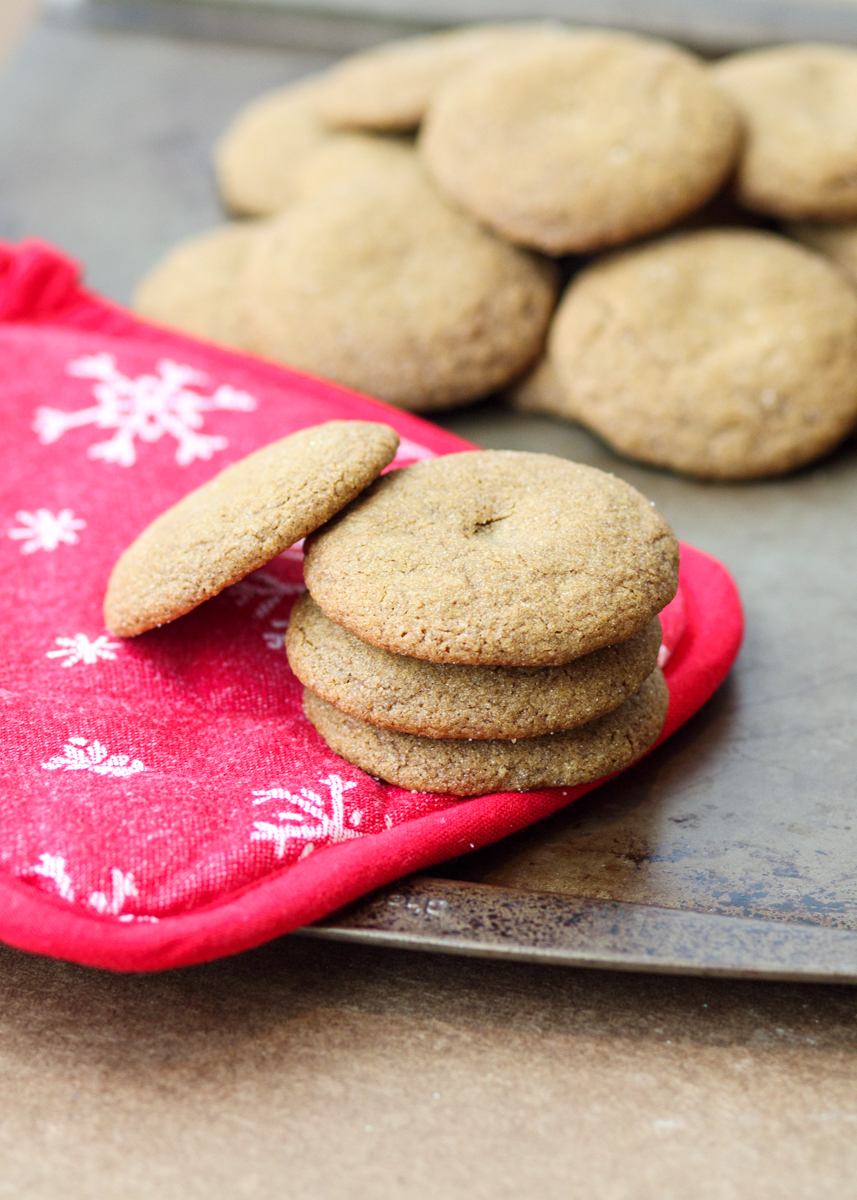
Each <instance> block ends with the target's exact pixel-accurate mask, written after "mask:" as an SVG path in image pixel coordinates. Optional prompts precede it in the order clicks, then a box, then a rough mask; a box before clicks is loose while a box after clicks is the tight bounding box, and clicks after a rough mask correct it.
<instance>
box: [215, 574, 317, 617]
mask: <svg viewBox="0 0 857 1200" xmlns="http://www.w3.org/2000/svg"><path fill="white" fill-rule="evenodd" d="M305 591H306V588H305V587H304V585H303V584H302V583H287V582H286V581H285V580H284V579H277V578H276V576H274V575H268V574H266V573H265V572H264V571H254V572H253V574H252V575H248V576H247V577H246V578H245V579H240V580H239V581H238V583H233V584H232V587H230V588H228V589H227V592H228V594H229V595H230V596H231V597H232V599H233V600H234V601H235V603H236V604H237V605H238V607H239V608H246V607H247V606H248V605H250V604H253V603H254V602H256V603H255V608H254V609H253V616H254V617H255V618H256V620H257V621H264V619H265V617H267V616H268V615H269V614H270V613H272V612H273V611H274V609H275V608H276V607H277V605H278V604H279V603H280V601H281V600H285V598H286V597H287V596H299V595H300V594H301V592H305Z"/></svg>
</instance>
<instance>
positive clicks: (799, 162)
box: [712, 45, 857, 220]
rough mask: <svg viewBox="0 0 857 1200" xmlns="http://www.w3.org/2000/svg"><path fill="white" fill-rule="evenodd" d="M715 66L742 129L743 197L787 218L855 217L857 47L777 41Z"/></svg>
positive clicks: (764, 210)
mask: <svg viewBox="0 0 857 1200" xmlns="http://www.w3.org/2000/svg"><path fill="white" fill-rule="evenodd" d="M712 70H713V78H714V79H715V80H716V82H717V83H718V84H719V85H720V87H722V88H723V90H724V91H725V92H726V94H727V95H729V96H730V97H731V99H732V100H733V102H734V103H735V105H736V106H737V108H738V110H739V111H740V113H741V116H742V118H743V120H744V125H745V128H746V136H745V140H744V147H743V150H742V154H741V158H740V162H739V165H738V171H737V177H736V188H737V192H738V197H739V199H740V201H741V203H742V204H744V205H746V206H747V208H751V209H755V210H756V211H758V212H762V213H771V214H773V215H774V216H778V217H790V218H792V219H800V218H810V219H813V218H817V219H819V220H844V219H847V218H848V217H857V51H855V50H853V49H850V48H846V47H844V46H820V45H797V46H795V45H793V46H775V47H773V48H771V49H767V50H755V51H752V52H749V53H743V54H736V55H733V56H731V57H730V58H726V59H722V60H721V61H720V62H719V63H717V64H716V65H715V66H714V67H713V68H712Z"/></svg>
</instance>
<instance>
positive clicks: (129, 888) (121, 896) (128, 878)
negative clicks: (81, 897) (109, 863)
mask: <svg viewBox="0 0 857 1200" xmlns="http://www.w3.org/2000/svg"><path fill="white" fill-rule="evenodd" d="M110 885H111V892H110V895H109V896H108V895H107V893H106V892H93V893H92V894H91V895H90V897H89V901H88V903H89V906H90V908H94V909H95V911H96V912H99V913H102V915H107V916H111V917H118V916H119V914H120V913H121V911H122V909H123V908H124V907H125V901H126V900H128V899H129V897H132V898H135V899H136V898H138V897H139V895H140V893H139V892H138V891H137V884H136V883H135V881H134V876H133V875H132V874H131V873H130V871H129V872H128V873H127V874H126V873H125V872H124V871H120V870H119V868H118V867H114V868H113V869H112V870H111V872H110Z"/></svg>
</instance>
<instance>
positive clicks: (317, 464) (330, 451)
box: [104, 421, 399, 637]
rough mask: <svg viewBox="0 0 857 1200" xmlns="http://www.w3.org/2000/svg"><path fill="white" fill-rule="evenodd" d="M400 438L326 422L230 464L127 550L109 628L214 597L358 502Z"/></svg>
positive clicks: (143, 624) (366, 426)
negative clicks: (356, 498)
mask: <svg viewBox="0 0 857 1200" xmlns="http://www.w3.org/2000/svg"><path fill="white" fill-rule="evenodd" d="M398 445H399V436H398V434H397V433H396V431H395V430H394V429H391V428H390V427H389V425H376V424H374V423H372V422H368V421H328V422H327V423H326V424H324V425H314V426H312V427H310V428H309V429H301V430H300V431H299V432H298V433H293V434H291V435H290V436H289V437H285V438H281V439H280V441H278V442H272V443H271V444H270V445H269V446H264V447H263V448H262V449H261V450H256V451H255V452H254V453H253V454H249V455H248V456H247V457H246V458H242V459H241V460H240V461H239V462H236V463H233V464H232V465H231V466H229V467H226V469H225V470H223V471H221V472H220V474H219V475H215V477H214V478H213V479H210V480H209V481H208V483H204V484H203V485H202V487H199V488H197V489H196V490H195V491H193V492H191V493H190V494H189V495H187V496H185V497H184V499H182V500H180V501H179V502H178V504H175V505H173V507H172V508H170V509H167V511H166V512H165V513H162V514H161V515H160V516H159V517H157V518H156V519H155V520H154V521H153V522H152V524H151V525H149V526H148V528H146V529H144V530H143V532H142V533H141V534H140V536H139V537H138V538H137V540H136V541H135V542H133V543H132V545H130V546H129V547H128V549H127V550H126V551H125V552H124V553H123V554H122V556H121V557H120V559H119V561H118V562H117V563H116V566H115V567H114V568H113V573H112V574H111V576H110V582H109V583H108V586H107V595H106V597H105V600H104V620H105V622H106V624H107V628H108V629H109V630H110V632H111V633H114V634H117V635H118V636H119V637H132V636H133V635H134V634H137V633H143V632H144V631H145V630H147V629H154V628H155V626H157V625H163V624H165V623H166V622H167V621H172V620H174V619H175V618H176V617H180V616H182V615H183V614H184V613H186V612H190V610H191V609H192V608H196V606H197V605H198V604H202V602H203V600H208V599H209V598H210V597H211V596H216V595H217V594H218V592H222V591H223V589H224V588H226V587H229V585H230V584H232V583H235V582H236V580H238V579H242V578H243V577H244V576H245V575H248V574H249V573H250V572H251V571H255V570H256V568H257V567H261V566H262V565H263V564H264V563H266V562H269V561H270V559H272V558H275V557H276V555H278V554H280V553H281V552H282V551H283V550H285V549H286V548H287V547H288V546H291V545H292V544H293V543H294V542H297V541H299V540H300V539H301V538H302V537H305V536H306V535H307V534H308V533H310V532H311V531H312V530H313V529H317V528H318V526H319V525H321V524H322V523H323V522H324V521H327V520H328V519H329V518H330V517H332V516H333V514H334V513H336V512H338V511H339V509H340V508H342V506H343V505H345V504H347V503H348V502H349V501H350V500H353V499H354V497H355V496H356V495H357V494H358V493H359V492H360V491H361V490H362V489H363V488H364V487H365V486H366V485H367V483H370V482H371V481H372V480H373V479H375V477H376V476H377V475H379V474H380V473H381V471H383V469H384V467H386V466H387V464H388V463H390V462H392V460H393V458H394V457H395V454H396V449H397V447H398Z"/></svg>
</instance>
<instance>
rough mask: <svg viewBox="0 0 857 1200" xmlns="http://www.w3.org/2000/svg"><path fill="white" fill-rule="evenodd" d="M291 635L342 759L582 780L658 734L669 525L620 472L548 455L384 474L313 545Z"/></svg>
mask: <svg viewBox="0 0 857 1200" xmlns="http://www.w3.org/2000/svg"><path fill="white" fill-rule="evenodd" d="M305 553H306V560H305V579H306V583H307V586H308V589H309V592H308V594H307V595H305V596H303V597H302V598H301V599H300V600H299V601H298V602H297V604H296V606H295V608H294V610H293V613H292V617H291V621H290V624H289V629H288V633H287V640H286V649H287V653H288V656H289V663H290V665H291V667H292V670H293V671H294V673H295V674H296V675H297V677H298V678H299V679H300V680H301V682H302V683H303V684H304V685H305V688H306V691H305V699H304V708H305V712H306V714H307V716H308V718H309V719H310V721H311V722H312V723H313V725H314V726H315V727H316V729H317V730H318V731H319V733H320V734H321V735H322V737H323V738H324V739H325V741H326V742H327V743H328V744H329V745H330V746H331V748H332V749H334V750H335V751H336V752H337V753H338V754H340V755H342V757H343V758H346V759H348V761H349V762H352V763H355V764H356V765H357V766H359V767H361V768H362V769H363V770H365V771H367V772H369V773H370V774H372V775H375V776H377V777H379V778H382V779H385V780H387V781H389V782H391V783H396V784H399V785H400V786H402V787H405V788H408V789H413V790H420V791H431V792H448V793H452V794H455V795H462V796H464V795H476V794H480V793H485V792H492V791H516V790H527V789H531V788H539V787H551V786H564V785H568V786H573V785H575V784H579V783H584V782H587V781H590V780H593V779H598V778H601V777H602V776H604V775H608V774H610V773H612V772H614V771H618V770H621V769H622V768H623V767H625V766H627V765H629V763H631V762H633V761H634V760H635V759H636V758H638V757H639V756H640V755H641V754H642V753H644V751H645V750H646V749H648V747H649V746H650V745H652V743H653V742H654V741H655V740H656V738H657V736H658V734H659V733H660V730H661V727H662V725H663V722H664V718H665V716H666V708H667V701H668V695H667V689H666V685H665V683H664V680H663V677H662V675H661V673H660V671H659V670H658V668H657V658H658V651H659V649H660V644H661V631H660V623H659V621H658V619H657V614H658V612H659V611H660V610H661V609H662V608H663V607H664V605H665V604H667V603H668V602H669V600H671V599H672V596H673V595H674V593H675V590H676V586H677V574H676V572H677V563H678V549H677V544H676V541H675V539H674V537H673V535H672V533H671V531H670V529H669V527H668V526H667V525H666V523H665V522H664V520H663V518H662V517H661V516H660V515H659V514H658V513H657V512H656V511H655V509H654V508H653V507H652V505H651V504H650V503H649V502H648V501H647V500H646V499H645V498H644V497H643V496H641V495H640V494H639V493H638V492H637V491H635V490H634V489H633V488H632V487H630V486H629V485H628V484H625V483H623V482H622V481H620V480H618V479H616V478H614V477H613V476H611V475H606V474H604V473H603V472H601V471H597V470H595V469H594V468H591V467H585V466H580V465H578V464H575V463H570V462H566V461H564V460H562V459H557V458H553V457H552V456H550V455H542V454H525V453H516V452H511V451H473V452H468V453H463V454H454V455H450V456H447V457H444V458H440V459H435V460H433V461H430V462H426V463H420V464H418V465H416V466H412V467H407V468H405V469H403V470H399V471H394V472H391V473H390V474H388V475H386V476H383V477H382V478H381V479H379V480H377V481H376V482H375V483H374V484H373V485H372V486H371V487H370V488H368V489H367V490H366V491H365V492H363V493H362V494H361V495H360V496H359V497H358V498H357V499H356V500H355V501H353V502H352V503H351V504H350V505H349V506H348V507H347V508H346V509H344V510H343V511H342V512H341V513H340V514H339V515H338V516H337V517H335V518H334V519H333V520H332V521H330V522H328V523H327V524H326V525H325V526H324V527H323V528H322V529H320V530H319V531H317V532H316V533H315V534H314V535H313V536H312V537H311V538H310V539H309V540H308V542H307V544H306V548H305Z"/></svg>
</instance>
